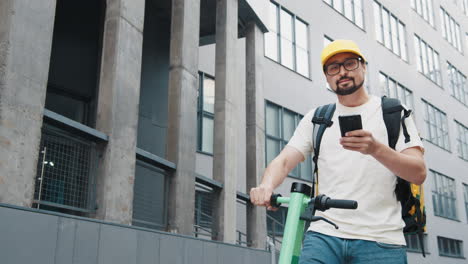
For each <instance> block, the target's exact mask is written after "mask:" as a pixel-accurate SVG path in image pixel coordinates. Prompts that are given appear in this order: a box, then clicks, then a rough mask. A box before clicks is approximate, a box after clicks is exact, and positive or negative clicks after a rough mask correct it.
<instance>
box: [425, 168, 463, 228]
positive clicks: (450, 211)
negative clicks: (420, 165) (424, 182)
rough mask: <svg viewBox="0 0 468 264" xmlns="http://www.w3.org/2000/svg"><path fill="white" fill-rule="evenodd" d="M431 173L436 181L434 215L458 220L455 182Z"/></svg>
mask: <svg viewBox="0 0 468 264" xmlns="http://www.w3.org/2000/svg"><path fill="white" fill-rule="evenodd" d="M429 172H430V173H431V174H432V175H433V179H434V187H433V188H434V189H433V190H432V204H433V206H434V214H435V215H437V216H442V217H446V218H450V219H453V220H457V204H456V201H457V196H456V194H455V180H454V179H452V178H450V177H448V176H445V175H443V174H441V173H438V172H435V171H433V170H429Z"/></svg>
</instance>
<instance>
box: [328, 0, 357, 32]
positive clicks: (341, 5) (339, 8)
mask: <svg viewBox="0 0 468 264" xmlns="http://www.w3.org/2000/svg"><path fill="white" fill-rule="evenodd" d="M346 1H348V2H349V3H350V4H349V6H350V7H351V18H350V17H348V16H347V12H346V7H347V6H348V5H346V4H345V2H346ZM356 1H359V2H360V9H358V7H357V6H359V5H357V4H356ZM323 2H324V3H325V4H327V5H328V6H329V7H331V8H332V9H333V10H335V11H336V12H338V13H339V14H340V15H342V16H343V17H344V18H346V19H347V20H349V21H350V22H351V23H353V24H354V25H355V26H357V27H358V28H360V29H362V30H364V31H365V30H366V27H365V24H366V23H365V16H364V5H363V1H362V0H323ZM335 3H338V4H335ZM357 9H358V10H359V11H360V18H361V19H360V20H359V21H360V23H359V22H358V20H357V19H356V18H357V16H356V10H357Z"/></svg>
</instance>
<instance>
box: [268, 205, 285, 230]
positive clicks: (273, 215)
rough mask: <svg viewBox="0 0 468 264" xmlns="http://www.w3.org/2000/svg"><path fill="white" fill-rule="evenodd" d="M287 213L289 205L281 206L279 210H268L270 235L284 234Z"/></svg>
mask: <svg viewBox="0 0 468 264" xmlns="http://www.w3.org/2000/svg"><path fill="white" fill-rule="evenodd" d="M287 214H288V208H287V207H280V208H279V209H278V210H277V211H267V230H268V235H270V236H283V232H284V226H285V224H286V216H287Z"/></svg>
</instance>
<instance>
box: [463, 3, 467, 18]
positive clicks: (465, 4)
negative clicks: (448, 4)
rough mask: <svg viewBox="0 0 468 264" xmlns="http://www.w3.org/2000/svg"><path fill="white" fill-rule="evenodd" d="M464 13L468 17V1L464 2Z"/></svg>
mask: <svg viewBox="0 0 468 264" xmlns="http://www.w3.org/2000/svg"><path fill="white" fill-rule="evenodd" d="M463 12H464V13H465V15H467V16H468V0H463Z"/></svg>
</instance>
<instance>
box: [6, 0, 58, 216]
mask: <svg viewBox="0 0 468 264" xmlns="http://www.w3.org/2000/svg"><path fill="white" fill-rule="evenodd" d="M55 4H56V2H55V0H44V1H36V0H23V1H14V0H1V1H0V203H8V204H14V205H19V206H27V207H29V206H31V204H32V200H33V195H34V178H35V176H36V167H37V159H38V155H39V145H40V140H41V127H42V115H43V112H44V103H45V96H46V91H47V78H48V71H49V61H50V52H51V48H52V35H53V26H54V17H55Z"/></svg>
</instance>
